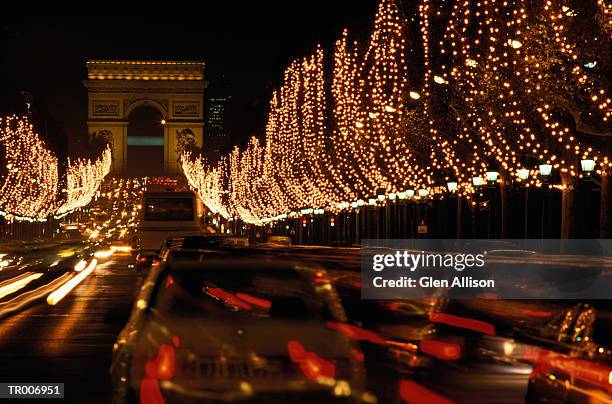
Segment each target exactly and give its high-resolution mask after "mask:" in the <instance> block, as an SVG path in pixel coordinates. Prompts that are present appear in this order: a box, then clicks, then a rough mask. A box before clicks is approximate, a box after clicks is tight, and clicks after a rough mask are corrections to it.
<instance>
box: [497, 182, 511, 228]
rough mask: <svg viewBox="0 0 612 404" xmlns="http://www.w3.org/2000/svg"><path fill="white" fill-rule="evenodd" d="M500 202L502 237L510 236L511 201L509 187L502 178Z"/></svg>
mask: <svg viewBox="0 0 612 404" xmlns="http://www.w3.org/2000/svg"><path fill="white" fill-rule="evenodd" d="M499 192H500V202H501V238H508V231H509V225H508V218H509V213H510V211H509V210H508V209H509V203H508V202H509V201H508V188H507V187H506V182H505V181H504V180H503V179H502V182H501V184H500V187H499Z"/></svg>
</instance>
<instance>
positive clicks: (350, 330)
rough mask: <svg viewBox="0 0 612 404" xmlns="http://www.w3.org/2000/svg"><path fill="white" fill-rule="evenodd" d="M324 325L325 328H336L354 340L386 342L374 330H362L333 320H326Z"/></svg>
mask: <svg viewBox="0 0 612 404" xmlns="http://www.w3.org/2000/svg"><path fill="white" fill-rule="evenodd" d="M325 325H326V326H327V328H331V329H332V330H336V331H338V332H340V333H342V334H344V335H346V336H347V337H349V338H351V339H354V340H356V341H368V342H371V343H373V344H378V345H384V344H385V343H386V342H387V341H386V340H385V339H384V338H382V337H381V336H380V335H378V334H376V333H375V332H373V331H370V330H364V329H363V328H361V327H357V326H356V325H352V324H346V323H336V322H333V321H328V322H326V323H325Z"/></svg>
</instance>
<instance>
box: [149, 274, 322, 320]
mask: <svg viewBox="0 0 612 404" xmlns="http://www.w3.org/2000/svg"><path fill="white" fill-rule="evenodd" d="M153 308H154V309H155V311H156V312H157V313H159V314H161V315H164V316H168V317H175V318H176V317H182V318H193V317H202V318H207V319H220V320H229V319H230V318H241V317H244V316H246V317H256V318H263V319H266V318H267V319H293V320H295V319H299V320H315V321H317V320H319V321H323V320H330V319H332V316H331V314H330V312H329V311H328V307H327V305H326V303H325V300H324V298H323V297H322V296H320V295H319V294H317V292H316V291H315V289H314V287H313V286H312V285H311V284H310V282H309V281H308V279H307V278H304V277H302V276H300V274H299V273H297V272H294V271H271V270H251V271H237V270H212V271H211V270H202V271H193V270H192V271H177V272H174V273H171V274H168V275H166V276H165V277H163V278H162V279H161V280H160V286H159V291H158V294H157V298H156V299H155V302H154V304H153Z"/></svg>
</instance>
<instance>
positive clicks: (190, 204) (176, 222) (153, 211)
mask: <svg viewBox="0 0 612 404" xmlns="http://www.w3.org/2000/svg"><path fill="white" fill-rule="evenodd" d="M199 210H200V208H199V205H198V204H197V200H196V195H195V194H194V193H193V192H145V193H144V194H143V196H142V209H141V213H140V215H141V216H140V225H139V227H138V240H137V244H138V245H137V246H136V248H137V249H141V250H149V249H158V248H160V246H161V244H162V242H163V241H164V240H165V239H166V238H167V237H169V236H188V235H198V234H200V233H201V231H200V222H199V217H200V214H199V213H200V212H199Z"/></svg>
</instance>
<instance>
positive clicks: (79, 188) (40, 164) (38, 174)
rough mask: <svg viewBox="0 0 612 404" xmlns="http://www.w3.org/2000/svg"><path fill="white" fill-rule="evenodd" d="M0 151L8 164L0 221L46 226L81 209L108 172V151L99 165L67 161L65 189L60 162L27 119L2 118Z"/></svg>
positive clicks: (1, 190) (1, 193)
mask: <svg viewBox="0 0 612 404" xmlns="http://www.w3.org/2000/svg"><path fill="white" fill-rule="evenodd" d="M0 145H1V146H0V147H1V148H2V152H3V158H4V159H3V161H4V162H5V167H4V168H3V170H2V172H3V175H2V179H1V181H2V184H1V186H0V215H2V216H5V217H6V218H7V219H9V220H12V219H15V220H20V221H45V220H46V219H47V218H49V217H53V216H55V217H58V216H62V215H65V214H68V213H70V212H71V211H73V210H75V209H77V208H80V207H83V206H85V205H87V204H88V203H89V202H91V200H92V199H93V197H94V196H95V194H96V192H97V191H98V188H99V187H100V185H101V183H102V180H103V179H104V177H105V176H106V175H107V174H108V173H109V172H110V167H111V151H110V149H109V148H107V149H105V150H104V152H103V153H102V155H101V156H100V157H99V158H98V159H97V160H96V161H90V160H82V159H79V160H76V161H71V160H70V159H69V160H68V169H67V174H66V181H65V188H63V187H62V185H60V184H62V181H61V180H60V175H59V169H58V159H57V157H55V155H54V154H53V152H51V151H50V150H48V149H47V147H46V145H45V143H44V142H43V141H42V140H41V138H40V136H39V135H38V133H36V131H35V130H34V127H33V125H32V124H30V122H29V120H28V118H27V117H19V116H8V117H4V118H0Z"/></svg>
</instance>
